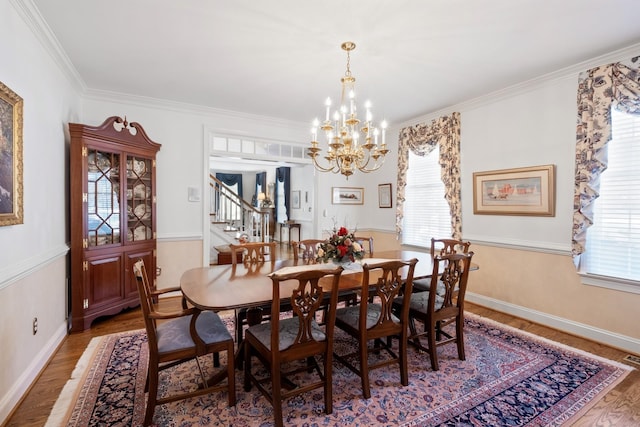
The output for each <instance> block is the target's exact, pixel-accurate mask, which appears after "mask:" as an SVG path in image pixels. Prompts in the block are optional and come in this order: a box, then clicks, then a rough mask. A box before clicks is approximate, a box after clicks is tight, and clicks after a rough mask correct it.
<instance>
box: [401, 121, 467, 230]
mask: <svg viewBox="0 0 640 427" xmlns="http://www.w3.org/2000/svg"><path fill="white" fill-rule="evenodd" d="M437 144H439V147H440V160H439V163H440V167H441V177H442V182H443V183H444V188H445V198H446V200H447V202H448V203H449V207H450V210H451V227H452V229H453V236H452V237H453V238H456V239H460V238H462V222H461V220H462V207H461V202H460V113H457V112H455V113H452V114H451V115H450V116H443V117H440V118H438V119H435V120H433V121H432V122H431V123H430V124H424V123H421V124H417V125H414V126H409V127H406V128H403V129H401V130H400V139H399V141H398V191H397V205H396V206H397V211H396V232H397V234H398V236H400V235H401V234H402V218H403V217H404V200H405V199H404V190H405V187H406V185H407V170H408V169H409V150H411V152H412V153H414V154H416V155H418V156H426V155H427V154H429V153H430V152H432V151H433V150H434V148H435V147H436V146H437Z"/></svg>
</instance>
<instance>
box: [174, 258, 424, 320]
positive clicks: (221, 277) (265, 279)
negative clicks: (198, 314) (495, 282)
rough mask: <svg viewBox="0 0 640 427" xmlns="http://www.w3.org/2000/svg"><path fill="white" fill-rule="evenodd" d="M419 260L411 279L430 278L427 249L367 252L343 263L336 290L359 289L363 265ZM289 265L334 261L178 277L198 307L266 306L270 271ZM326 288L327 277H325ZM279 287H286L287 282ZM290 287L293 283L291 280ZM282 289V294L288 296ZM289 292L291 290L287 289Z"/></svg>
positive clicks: (217, 268)
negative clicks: (346, 263)
mask: <svg viewBox="0 0 640 427" xmlns="http://www.w3.org/2000/svg"><path fill="white" fill-rule="evenodd" d="M412 258H416V259H418V263H417V264H416V267H415V271H414V275H413V277H414V278H416V279H417V278H427V277H431V274H432V271H433V259H432V258H431V255H430V254H429V252H428V251H426V252H422V251H416V250H404V249H403V250H391V251H381V252H376V253H375V254H368V255H367V256H366V257H365V258H363V259H361V260H358V261H355V262H353V263H350V264H348V265H345V266H344V268H345V269H344V271H343V272H342V275H341V277H340V284H339V291H349V290H358V289H359V288H360V287H361V286H362V264H365V263H367V262H369V263H374V262H378V261H386V260H390V259H401V260H410V259H412ZM290 268H297V269H299V268H313V269H327V270H332V269H335V268H337V265H336V264H334V263H331V262H330V263H315V264H309V263H308V262H307V261H306V260H302V259H299V260H298V261H295V260H293V259H274V260H272V261H266V262H264V263H260V264H243V263H237V264H235V265H233V264H230V265H213V266H210V267H200V268H193V269H190V270H187V271H185V272H184V273H183V275H182V277H181V278H180V288H181V289H182V293H183V295H184V297H185V298H186V300H187V301H188V302H189V303H190V304H192V305H193V306H195V307H197V308H199V309H200V310H212V311H223V310H230V309H236V310H237V309H242V308H252V307H256V306H264V305H268V304H269V303H270V302H271V297H272V286H271V283H272V282H271V278H270V277H269V274H271V273H274V272H276V271H279V270H281V271H282V272H285V271H287V270H283V269H290ZM321 283H323V282H322V281H321ZM325 283H326V286H327V291H329V286H330V280H328V279H327V280H326V282H325ZM281 286H284V287H286V286H287V282H283V284H282V285H281ZM289 286H291V289H293V286H295V283H293V281H290V283H289ZM287 291H288V289H285V288H282V289H281V294H282V295H287ZM289 295H290V292H289Z"/></svg>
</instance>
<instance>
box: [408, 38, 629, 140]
mask: <svg viewBox="0 0 640 427" xmlns="http://www.w3.org/2000/svg"><path fill="white" fill-rule="evenodd" d="M638 55H640V43H636V44H632V45H631V46H627V47H624V48H622V49H618V50H615V51H613V52H609V53H607V54H604V55H600V56H597V57H595V58H591V59H588V60H586V61H582V62H579V63H577V64H573V65H571V66H568V67H565V68H562V69H560V70H557V71H554V72H551V73H548V74H544V75H542V76H539V77H535V78H533V79H530V80H526V81H524V82H520V83H517V84H514V85H511V86H507V87H505V88H503V89H499V90H496V91H494V92H491V93H488V94H485V95H482V96H479V97H477V98H472V99H469V100H467V101H463V102H461V103H459V104H455V105H451V106H449V107H445V108H442V109H440V110H437V111H434V112H431V113H427V114H424V115H421V116H418V117H415V118H413V119H409V120H406V121H404V122H402V123H400V124H398V125H397V127H398V129H402V128H404V127H407V126H413V125H415V124H416V123H425V122H429V121H431V120H434V119H436V118H438V117H441V116H446V115H449V114H451V113H453V112H454V111H458V112H461V113H464V112H465V111H469V110H473V109H475V108H478V107H482V106H484V105H488V104H491V103H494V102H496V101H501V100H504V99H508V98H512V97H514V96H518V95H522V94H524V93H527V92H531V91H533V90H536V89H538V88H540V87H541V86H543V85H546V84H549V83H550V82H554V81H557V82H559V81H561V80H565V79H576V84H577V81H578V80H577V79H578V74H580V73H581V72H582V71H585V70H589V69H591V68H594V67H597V66H599V65H602V64H609V63H612V62H617V61H622V60H625V59H629V58H631V57H634V56H638Z"/></svg>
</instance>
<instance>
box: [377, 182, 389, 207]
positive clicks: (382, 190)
mask: <svg viewBox="0 0 640 427" xmlns="http://www.w3.org/2000/svg"><path fill="white" fill-rule="evenodd" d="M391 205H392V202H391V184H378V207H380V208H390V207H391Z"/></svg>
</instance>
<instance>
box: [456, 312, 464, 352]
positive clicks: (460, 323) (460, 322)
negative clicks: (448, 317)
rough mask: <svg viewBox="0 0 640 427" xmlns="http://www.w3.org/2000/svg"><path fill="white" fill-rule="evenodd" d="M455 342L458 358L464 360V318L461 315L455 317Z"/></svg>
mask: <svg viewBox="0 0 640 427" xmlns="http://www.w3.org/2000/svg"><path fill="white" fill-rule="evenodd" d="M456 344H457V345H458V358H459V359H460V360H466V357H465V354H464V318H463V317H462V316H458V317H457V318H456Z"/></svg>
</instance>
